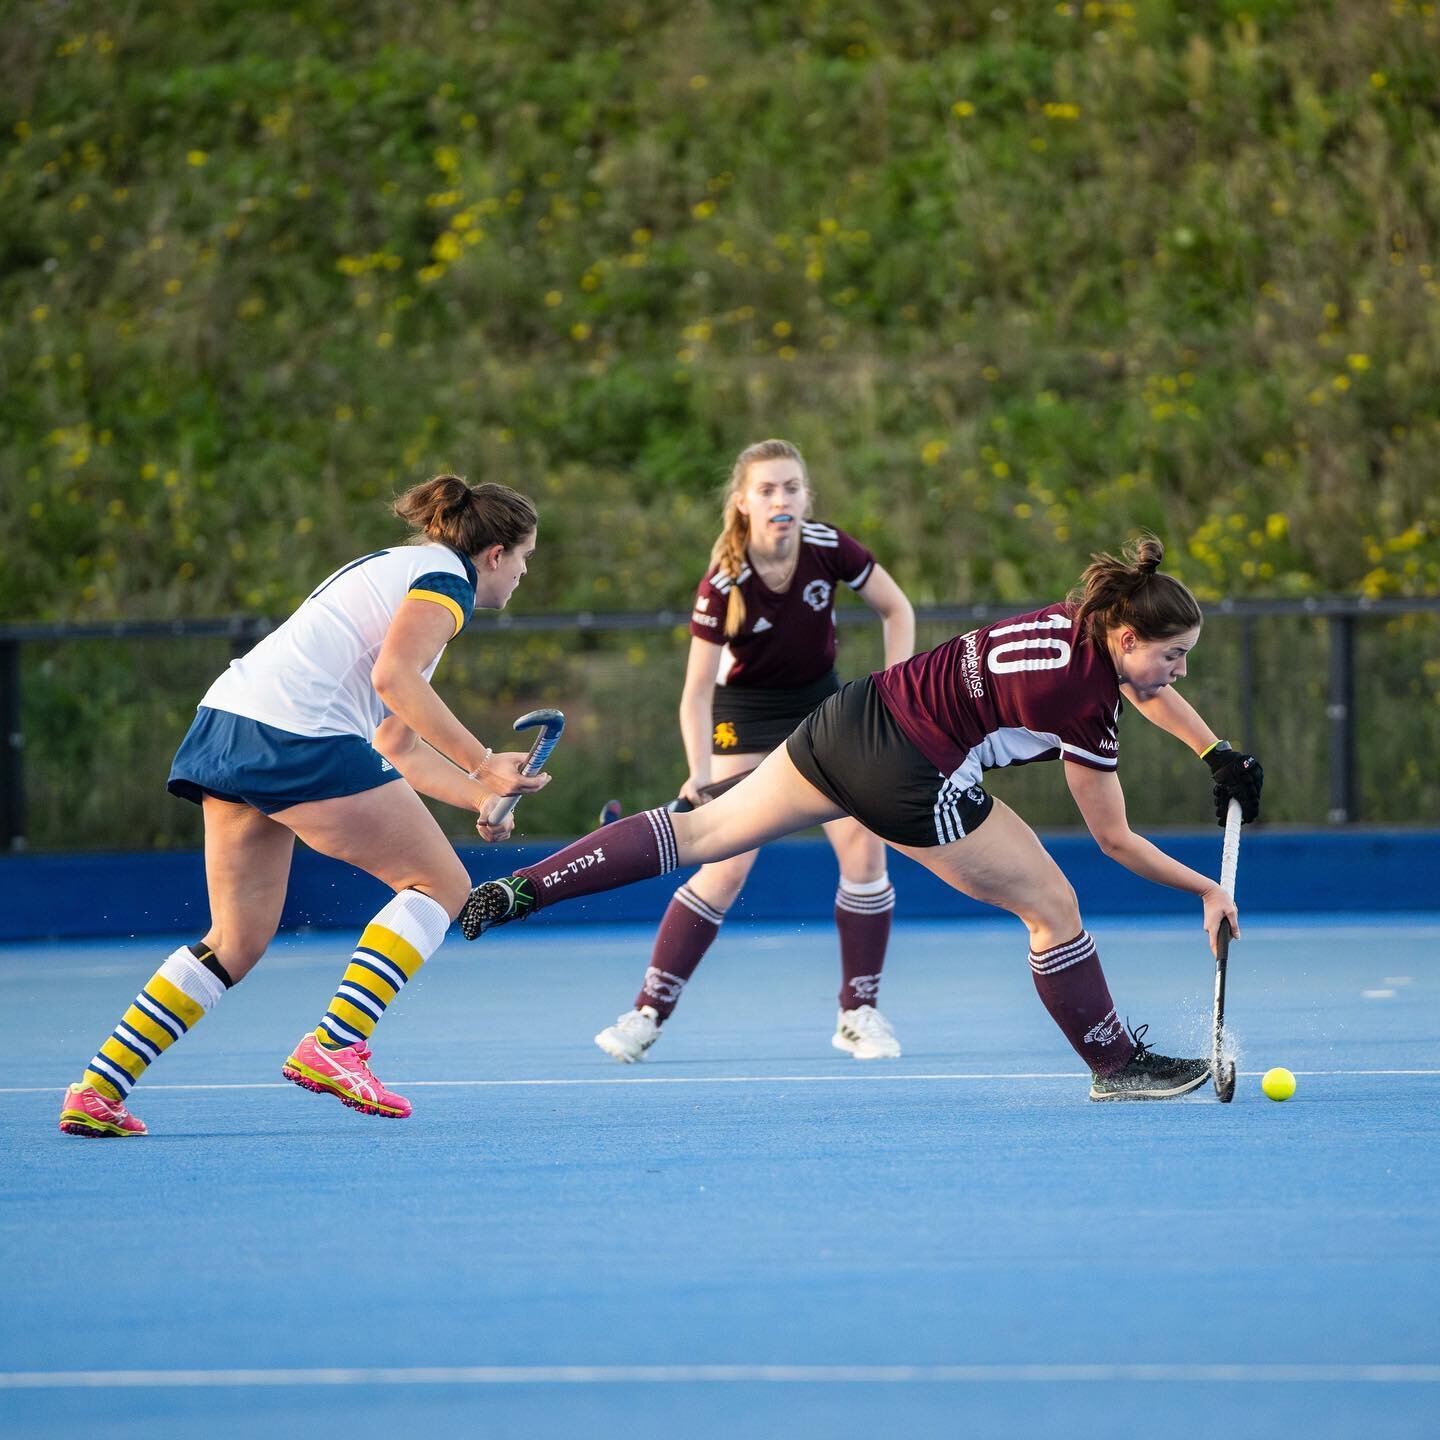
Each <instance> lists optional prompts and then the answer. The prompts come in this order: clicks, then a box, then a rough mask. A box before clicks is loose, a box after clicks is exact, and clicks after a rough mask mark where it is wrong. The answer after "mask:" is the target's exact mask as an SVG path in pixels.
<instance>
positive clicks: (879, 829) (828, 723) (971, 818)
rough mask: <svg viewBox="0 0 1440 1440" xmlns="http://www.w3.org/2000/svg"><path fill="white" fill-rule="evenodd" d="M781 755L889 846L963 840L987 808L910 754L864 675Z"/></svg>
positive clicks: (981, 796)
mask: <svg viewBox="0 0 1440 1440" xmlns="http://www.w3.org/2000/svg"><path fill="white" fill-rule="evenodd" d="M785 750H786V753H787V754H788V755H789V756H790V759H791V761H792V762H793V763H794V765H795V768H796V769H797V770H798V771H799V772H800V773H801V774H802V775H803V776H804V777H805V778H806V779H807V780H808V781H809V782H810V783H811V784H812V785H813V786H814V787H815V788H816V789H817V790H818V791H819V792H820V793H821V794H822V795H824V796H826V797H827V798H828V799H830V800H833V801H834V802H835V803H836V804H837V805H838V806H840V808H841V809H842V810H844V811H845V812H846V813H847V814H849V815H853V816H854V817H855V818H856V819H857V820H858V821H859V822H860V823H861V824H862V825H863V826H864V827H865V828H866V829H867V830H871V831H873V832H874V833H875V834H876V835H879V836H880V837H881V839H883V840H889V841H891V842H892V843H894V844H896V845H913V846H915V847H916V848H917V849H930V848H932V847H934V846H937V845H947V844H949V843H950V841H952V840H960V839H963V838H964V837H965V836H966V835H969V834H970V833H971V832H972V831H974V830H975V829H977V828H978V827H979V826H981V825H983V824H984V823H985V819H986V817H987V816H988V815H989V814H990V811H991V809H992V808H993V806H994V804H995V800H994V797H993V796H992V795H991V794H990V792H989V791H988V790H986V789H985V787H984V786H983V785H969V786H965V787H963V788H962V787H960V786H958V785H956V784H954V783H953V782H952V781H951V780H950V778H949V776H947V775H942V774H941V773H940V772H939V771H938V770H937V769H936V768H935V766H934V763H933V762H932V761H929V760H927V759H926V758H925V757H924V756H923V755H922V754H921V753H920V752H919V751H918V750H917V749H916V748H915V746H914V745H913V744H912V743H911V741H910V739H909V737H908V736H907V735H906V734H905V732H904V731H903V730H902V729H901V728H900V727H899V725H897V724H896V723H895V717H894V716H893V715H892V714H891V713H890V711H889V710H888V709H887V708H886V706H885V702H884V701H883V700H882V699H881V698H880V692H879V690H878V689H877V688H876V686H875V682H874V680H873V679H872V678H871V677H870V676H869V675H867V676H865V677H864V679H861V680H852V681H851V682H850V683H849V684H848V685H846V686H845V687H844V688H843V689H841V690H840V691H839V692H838V693H837V694H835V695H833V696H832V697H831V698H830V699H829V700H827V701H825V703H824V704H823V705H821V706H820V708H819V709H818V710H816V711H815V712H814V714H812V715H810V716H809V717H808V718H807V719H806V720H805V721H804V722H803V723H802V724H801V725H800V726H799V727H798V728H797V729H796V730H795V732H794V734H792V735H791V736H790V738H789V740H788V741H786V744H785Z"/></svg>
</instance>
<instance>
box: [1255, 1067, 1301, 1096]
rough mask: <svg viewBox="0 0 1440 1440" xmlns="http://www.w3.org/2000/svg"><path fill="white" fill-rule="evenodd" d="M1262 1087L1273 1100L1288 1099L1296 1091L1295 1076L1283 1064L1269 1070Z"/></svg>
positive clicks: (1261, 1084)
mask: <svg viewBox="0 0 1440 1440" xmlns="http://www.w3.org/2000/svg"><path fill="white" fill-rule="evenodd" d="M1260 1088H1261V1089H1262V1090H1263V1091H1264V1092H1265V1093H1266V1094H1267V1095H1268V1096H1269V1097H1270V1098H1271V1099H1272V1100H1288V1099H1289V1098H1290V1097H1291V1096H1292V1095H1293V1094H1294V1093H1295V1077H1294V1076H1293V1075H1292V1074H1291V1073H1290V1072H1289V1071H1288V1070H1287V1069H1286V1068H1285V1067H1284V1066H1283V1065H1277V1066H1276V1067H1275V1068H1274V1069H1273V1070H1267V1071H1266V1072H1265V1077H1264V1079H1262V1080H1261V1081H1260Z"/></svg>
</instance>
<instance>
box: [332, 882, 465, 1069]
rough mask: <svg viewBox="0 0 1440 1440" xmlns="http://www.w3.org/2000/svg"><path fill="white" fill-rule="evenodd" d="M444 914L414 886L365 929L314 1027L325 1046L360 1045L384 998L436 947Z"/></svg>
mask: <svg viewBox="0 0 1440 1440" xmlns="http://www.w3.org/2000/svg"><path fill="white" fill-rule="evenodd" d="M449 928H450V917H449V916H448V915H447V914H446V913H445V907H444V906H443V905H441V904H439V903H438V902H437V901H435V900H432V899H431V898H430V897H429V896H428V895H422V894H421V893H420V891H418V890H402V891H400V893H399V894H398V895H396V897H395V898H394V899H393V900H392V901H391V902H390V903H389V904H388V905H387V906H386V907H385V908H384V909H383V910H382V911H381V912H380V913H379V914H378V915H377V916H376V917H375V918H374V919H373V920H372V921H371V922H370V923H369V924H368V925H367V926H366V927H365V933H364V934H363V935H361V937H360V943H359V945H357V946H356V947H355V953H354V954H353V955H352V956H351V957H350V964H349V965H348V966H346V968H345V975H344V978H343V979H342V980H341V981H340V988H339V989H338V990H337V991H336V992H335V998H334V999H333V1000H332V1001H331V1002H330V1008H329V1009H328V1010H327V1011H326V1012H325V1018H324V1019H323V1020H321V1022H320V1023H319V1024H318V1025H317V1026H316V1027H315V1038H316V1040H318V1041H319V1042H320V1044H321V1045H323V1046H324V1047H325V1048H326V1049H327V1050H340V1049H343V1048H344V1047H345V1046H346V1045H363V1044H365V1042H366V1041H368V1040H369V1039H370V1036H371V1034H372V1032H373V1031H374V1029H375V1027H376V1026H377V1025H378V1024H379V1023H380V1018H381V1016H383V1015H384V1014H385V1011H386V1010H387V1009H388V1008H389V1005H390V1002H391V1001H392V1000H393V999H394V998H395V997H396V996H397V995H398V994H399V993H400V990H401V988H402V987H403V986H404V985H405V984H406V982H407V981H410V980H413V979H414V978H415V974H416V972H417V971H418V970H419V969H420V967H421V966H422V965H423V964H424V963H425V962H426V961H427V960H428V959H429V958H430V957H431V955H433V954H434V953H435V951H436V950H438V949H439V948H440V942H441V941H442V940H443V939H444V938H445V932H446V930H448V929H449Z"/></svg>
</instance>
